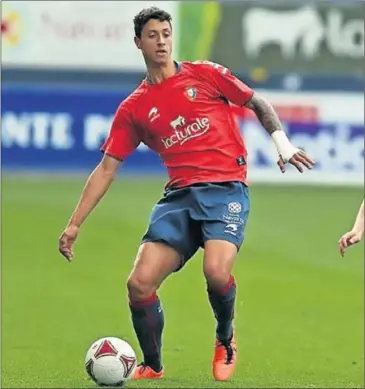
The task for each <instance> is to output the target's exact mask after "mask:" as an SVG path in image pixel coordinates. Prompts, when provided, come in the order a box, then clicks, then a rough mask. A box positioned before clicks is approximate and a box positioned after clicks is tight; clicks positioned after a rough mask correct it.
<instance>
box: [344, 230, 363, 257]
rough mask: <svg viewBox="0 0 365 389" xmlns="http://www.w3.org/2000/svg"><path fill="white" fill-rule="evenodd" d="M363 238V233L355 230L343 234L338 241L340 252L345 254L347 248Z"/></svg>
mask: <svg viewBox="0 0 365 389" xmlns="http://www.w3.org/2000/svg"><path fill="white" fill-rule="evenodd" d="M361 238H362V234H361V233H360V232H357V231H354V230H353V231H349V232H346V234H344V235H343V236H341V238H340V240H339V241H338V245H339V249H340V254H341V255H342V256H344V255H345V251H346V249H347V248H348V247H350V246H352V245H354V244H356V243H359V242H360V240H361Z"/></svg>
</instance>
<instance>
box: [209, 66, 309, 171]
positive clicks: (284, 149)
mask: <svg viewBox="0 0 365 389" xmlns="http://www.w3.org/2000/svg"><path fill="white" fill-rule="evenodd" d="M201 66H202V72H201V74H202V75H203V76H204V77H205V80H206V82H208V83H210V84H211V85H214V88H215V89H216V90H217V91H218V94H219V95H220V96H223V97H224V98H226V99H227V100H228V101H230V102H231V103H233V104H235V105H238V106H240V107H243V106H245V107H247V108H249V109H251V110H252V111H254V112H255V114H256V116H257V118H258V120H259V121H260V122H261V124H262V126H263V127H264V128H265V130H266V131H267V132H268V133H269V134H270V136H271V138H272V140H273V141H274V144H275V146H276V149H277V151H278V154H279V161H278V165H279V167H280V170H281V171H282V172H285V164H286V163H287V162H289V163H290V164H292V165H294V166H295V167H296V168H297V169H298V170H299V171H300V172H302V171H303V166H305V167H307V168H308V169H311V168H312V166H313V165H314V161H313V160H312V159H311V158H310V157H309V156H308V155H307V154H306V153H304V151H302V150H299V149H298V148H296V147H295V146H294V145H292V143H291V142H290V140H289V139H288V137H287V136H286V134H285V132H284V130H283V127H282V124H281V122H280V119H279V117H278V115H277V114H276V112H275V110H274V108H273V106H272V105H271V104H270V103H269V102H268V101H267V100H266V99H265V98H264V97H262V96H261V95H259V94H258V93H257V92H254V91H253V90H252V89H251V88H249V87H248V86H247V85H246V84H245V83H243V82H242V81H241V80H239V79H238V78H237V77H235V76H234V75H233V74H232V73H231V72H230V70H229V69H227V68H225V67H224V66H221V65H219V64H216V63H213V62H209V61H203V64H202V65H201ZM208 75H209V76H210V77H209V78H208V77H207V76H208Z"/></svg>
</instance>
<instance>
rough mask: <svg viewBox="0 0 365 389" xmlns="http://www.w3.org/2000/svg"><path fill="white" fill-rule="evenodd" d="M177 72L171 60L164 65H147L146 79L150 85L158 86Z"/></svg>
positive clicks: (175, 65) (176, 67)
mask: <svg viewBox="0 0 365 389" xmlns="http://www.w3.org/2000/svg"><path fill="white" fill-rule="evenodd" d="M177 72H178V66H177V64H176V63H175V61H173V60H171V61H169V62H167V63H166V64H165V65H162V66H161V65H158V66H153V65H150V64H148V65H147V78H148V81H149V82H150V83H151V84H160V83H161V82H163V81H165V80H167V79H168V78H169V77H171V76H173V75H174V74H176V73H177Z"/></svg>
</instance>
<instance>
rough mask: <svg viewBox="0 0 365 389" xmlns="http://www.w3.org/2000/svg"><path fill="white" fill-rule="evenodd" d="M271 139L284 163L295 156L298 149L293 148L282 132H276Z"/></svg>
mask: <svg viewBox="0 0 365 389" xmlns="http://www.w3.org/2000/svg"><path fill="white" fill-rule="evenodd" d="M271 138H272V140H273V141H274V143H275V146H276V150H277V151H278V154H279V155H281V158H282V159H283V160H284V162H288V161H289V159H290V158H291V157H292V156H293V155H294V154H296V153H297V152H298V151H299V149H298V148H296V147H294V146H293V145H292V144H291V143H290V140H289V139H288V137H287V136H286V134H285V132H284V131H281V130H277V131H274V132H273V133H272V134H271Z"/></svg>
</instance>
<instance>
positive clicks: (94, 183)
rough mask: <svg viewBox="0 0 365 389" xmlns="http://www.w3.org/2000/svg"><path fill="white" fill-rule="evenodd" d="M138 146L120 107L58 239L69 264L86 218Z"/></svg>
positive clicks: (60, 249)
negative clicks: (96, 162) (123, 161)
mask: <svg viewBox="0 0 365 389" xmlns="http://www.w3.org/2000/svg"><path fill="white" fill-rule="evenodd" d="M138 144H139V139H138V137H137V136H136V132H135V131H134V128H133V124H132V122H131V118H130V114H129V112H128V110H127V109H126V108H125V107H123V105H122V106H121V107H120V108H119V109H118V112H117V114H116V116H115V118H114V120H113V124H112V127H111V130H110V134H109V137H108V139H107V140H106V141H105V143H104V145H103V147H102V151H103V152H104V156H103V159H102V160H101V162H100V163H99V165H98V166H97V167H96V168H95V170H94V171H93V172H92V173H91V175H90V177H89V178H88V180H87V182H86V185H85V187H84V189H83V191H82V193H81V196H80V200H79V202H78V204H77V206H76V208H75V210H74V212H73V214H72V216H71V218H70V220H69V222H68V224H67V226H66V228H65V230H64V231H63V233H62V235H61V237H60V238H59V245H58V248H59V251H60V253H61V254H62V255H63V256H64V257H65V258H66V259H68V260H69V261H71V260H72V258H73V251H72V246H73V244H74V242H75V240H76V238H77V235H78V232H79V229H80V227H81V225H82V223H83V222H84V221H85V219H86V218H87V216H88V215H89V214H90V213H91V211H92V210H93V209H94V208H95V207H96V205H97V204H98V203H99V201H100V200H101V199H102V198H103V196H104V194H105V193H106V192H107V190H108V189H109V187H110V185H111V183H112V182H113V180H114V178H115V176H116V173H117V170H118V168H119V166H120V164H121V161H122V160H123V159H124V158H125V157H126V156H127V155H129V154H130V153H131V152H132V151H133V150H134V149H135V148H136V147H137V146H138Z"/></svg>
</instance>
